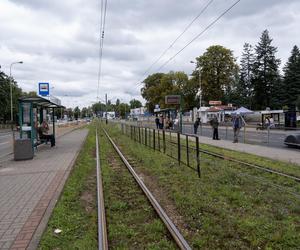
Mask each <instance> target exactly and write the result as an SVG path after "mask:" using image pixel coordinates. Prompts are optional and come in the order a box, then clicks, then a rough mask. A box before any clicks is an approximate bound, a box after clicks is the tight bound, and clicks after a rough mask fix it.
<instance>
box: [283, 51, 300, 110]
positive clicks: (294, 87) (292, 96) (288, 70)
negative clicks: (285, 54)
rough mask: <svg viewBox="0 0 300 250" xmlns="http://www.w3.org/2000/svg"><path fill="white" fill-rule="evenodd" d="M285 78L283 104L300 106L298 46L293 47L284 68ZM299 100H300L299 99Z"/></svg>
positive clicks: (299, 58)
mask: <svg viewBox="0 0 300 250" xmlns="http://www.w3.org/2000/svg"><path fill="white" fill-rule="evenodd" d="M283 71H284V78H283V83H284V84H283V90H284V91H283V104H284V105H287V106H289V107H293V106H295V105H296V106H297V104H298V108H299V106H300V105H299V99H300V51H299V48H298V47H297V46H294V47H293V50H292V52H291V56H290V57H289V59H288V62H287V63H286V65H285V67H284V69H283ZM297 100H298V101H297Z"/></svg>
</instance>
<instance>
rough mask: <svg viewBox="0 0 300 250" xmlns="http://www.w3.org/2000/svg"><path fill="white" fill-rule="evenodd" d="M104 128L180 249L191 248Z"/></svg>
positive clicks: (100, 238) (101, 238)
mask: <svg viewBox="0 0 300 250" xmlns="http://www.w3.org/2000/svg"><path fill="white" fill-rule="evenodd" d="M102 129H103V132H104V134H105V136H106V137H107V139H108V140H109V141H110V143H111V145H112V146H113V148H114V150H115V152H116V153H117V154H118V156H119V157H120V158H121V160H122V162H123V163H124V165H125V166H126V167H127V169H128V171H129V172H130V174H131V175H132V176H133V178H134V179H135V182H136V183H137V184H138V186H139V187H140V188H141V189H142V191H143V193H144V194H145V196H146V197H147V199H148V200H149V202H150V204H151V205H152V207H153V208H154V210H155V211H156V213H157V215H158V216H159V217H160V219H161V221H162V222H163V224H164V225H165V227H166V228H167V230H168V232H169V233H170V235H171V236H172V238H173V240H174V241H175V243H176V244H177V246H178V247H179V249H191V247H190V246H189V244H188V243H187V241H186V240H185V239H184V237H183V236H182V234H181V233H180V232H179V230H178V229H177V227H176V226H175V224H174V223H173V221H172V220H171V219H170V218H169V216H168V215H167V213H166V212H165V211H164V210H163V208H162V207H161V206H160V204H159V203H158V201H157V200H156V199H155V197H154V196H153V194H152V193H151V192H150V190H149V189H148V188H147V187H146V185H145V184H144V182H143V181H142V179H141V178H140V177H139V176H138V174H137V173H136V172H135V171H134V169H133V167H132V166H131V165H130V163H129V162H128V160H127V159H126V158H125V156H124V155H123V153H122V152H121V150H120V149H119V148H118V146H117V145H116V144H115V142H114V141H113V140H112V138H111V137H110V136H109V134H108V133H107V132H106V130H105V129H104V128H102ZM102 197H103V196H102ZM102 216H103V215H99V217H102ZM99 227H100V225H99ZM103 237H104V235H103ZM103 237H101V236H99V246H100V245H101V243H100V241H101V240H103ZM99 249H104V248H99Z"/></svg>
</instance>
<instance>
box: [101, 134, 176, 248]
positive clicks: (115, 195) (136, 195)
mask: <svg viewBox="0 0 300 250" xmlns="http://www.w3.org/2000/svg"><path fill="white" fill-rule="evenodd" d="M100 145H101V146H100V148H101V155H100V158H101V169H102V176H103V186H104V198H105V210H106V219H107V231H108V245H109V248H110V249H176V245H175V244H174V242H173V240H172V239H171V238H170V235H169V234H168V232H167V230H166V228H165V226H164V225H163V223H162V222H161V221H160V219H159V218H158V216H157V215H156V213H155V211H154V209H153V208H152V206H151V205H150V203H149V202H148V200H147V198H146V197H145V196H144V194H143V192H142V191H141V190H140V188H139V187H138V185H137V184H136V182H135V180H134V179H133V177H132V176H131V175H130V173H129V172H128V170H127V168H126V167H125V166H124V165H123V163H122V162H121V161H120V159H119V157H118V155H117V154H116V153H115V151H114V149H113V148H112V146H111V145H110V143H109V142H108V140H107V139H106V137H105V136H104V134H103V133H102V132H101V135H100Z"/></svg>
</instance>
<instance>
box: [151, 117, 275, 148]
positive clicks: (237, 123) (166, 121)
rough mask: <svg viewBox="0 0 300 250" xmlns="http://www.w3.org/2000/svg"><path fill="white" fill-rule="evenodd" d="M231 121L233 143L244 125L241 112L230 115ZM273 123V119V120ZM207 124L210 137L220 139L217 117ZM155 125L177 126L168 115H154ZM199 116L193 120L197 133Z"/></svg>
mask: <svg viewBox="0 0 300 250" xmlns="http://www.w3.org/2000/svg"><path fill="white" fill-rule="evenodd" d="M268 119H270V118H268ZM231 122H232V128H233V143H237V142H238V136H239V133H240V130H241V128H242V127H243V126H245V124H246V123H245V121H244V119H243V117H242V116H241V114H239V113H236V114H234V115H233V116H232V119H231ZM268 123H269V124H271V123H272V120H269V121H268ZM273 123H274V121H273ZM209 124H210V125H211V127H212V139H213V140H220V137H219V124H220V123H219V120H218V117H217V116H216V115H214V116H213V117H212V118H211V119H210V121H209ZM155 125H156V128H157V129H174V127H177V126H178V119H177V118H176V119H174V121H173V120H172V119H171V118H170V117H169V116H167V117H164V116H163V115H156V117H155ZM201 125H202V124H201V118H200V117H198V118H196V120H195V122H194V126H193V127H194V134H197V133H198V128H199V126H201Z"/></svg>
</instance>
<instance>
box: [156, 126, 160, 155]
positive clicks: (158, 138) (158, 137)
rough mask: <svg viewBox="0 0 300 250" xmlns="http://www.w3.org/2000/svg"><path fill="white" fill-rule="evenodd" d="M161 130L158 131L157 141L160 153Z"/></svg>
mask: <svg viewBox="0 0 300 250" xmlns="http://www.w3.org/2000/svg"><path fill="white" fill-rule="evenodd" d="M159 134H160V133H159V130H157V140H158V151H160V136H159Z"/></svg>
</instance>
